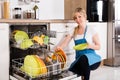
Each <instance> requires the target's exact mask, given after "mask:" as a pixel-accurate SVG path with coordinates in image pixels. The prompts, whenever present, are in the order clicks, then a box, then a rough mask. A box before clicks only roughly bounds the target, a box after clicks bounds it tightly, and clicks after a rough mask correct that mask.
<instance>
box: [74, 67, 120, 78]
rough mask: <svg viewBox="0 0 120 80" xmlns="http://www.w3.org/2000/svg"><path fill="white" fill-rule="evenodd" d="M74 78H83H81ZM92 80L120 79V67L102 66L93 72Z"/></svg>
mask: <svg viewBox="0 0 120 80" xmlns="http://www.w3.org/2000/svg"><path fill="white" fill-rule="evenodd" d="M72 80H81V78H80V77H79V78H75V79H72ZM90 80H120V67H109V66H101V67H99V68H98V69H97V70H95V71H92V72H91V75H90Z"/></svg>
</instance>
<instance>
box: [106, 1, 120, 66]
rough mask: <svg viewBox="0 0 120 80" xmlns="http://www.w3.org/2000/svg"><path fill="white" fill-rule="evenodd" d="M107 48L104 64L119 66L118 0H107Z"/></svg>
mask: <svg viewBox="0 0 120 80" xmlns="http://www.w3.org/2000/svg"><path fill="white" fill-rule="evenodd" d="M108 4H109V6H108V11H109V12H108V13H109V14H108V16H109V17H108V19H109V20H108V50H107V59H106V60H105V65H109V66H120V11H119V7H120V5H119V4H120V0H109V3H108Z"/></svg>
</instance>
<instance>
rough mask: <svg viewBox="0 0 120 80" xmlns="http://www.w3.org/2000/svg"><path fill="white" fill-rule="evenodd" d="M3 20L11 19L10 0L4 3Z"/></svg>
mask: <svg viewBox="0 0 120 80" xmlns="http://www.w3.org/2000/svg"><path fill="white" fill-rule="evenodd" d="M3 9H4V11H3V18H4V19H9V18H10V3H9V1H8V0H5V1H4V3H3Z"/></svg>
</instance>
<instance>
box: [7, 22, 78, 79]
mask: <svg viewBox="0 0 120 80" xmlns="http://www.w3.org/2000/svg"><path fill="white" fill-rule="evenodd" d="M49 28H50V26H49V24H48V23H40V24H14V25H13V24H12V25H10V70H9V74H10V79H11V80H14V79H16V80H72V79H73V78H76V77H77V76H76V75H75V74H74V73H72V72H70V71H68V68H69V66H70V62H69V60H67V56H66V60H65V58H63V56H60V55H59V54H56V55H54V53H55V52H54V51H51V50H50V45H54V44H53V43H51V42H49V39H50V38H51V37H55V33H56V32H55V31H50V30H49ZM20 31H21V32H24V33H26V34H27V38H26V34H24V33H18V32H20ZM15 34H17V35H15ZM23 35H24V37H23ZM18 36H20V37H18ZM21 36H22V37H21ZM35 36H37V38H36V37H35ZM45 36H46V37H47V38H46V40H45V39H43V38H42V37H44V38H45ZM34 37H35V38H34ZM38 37H39V38H42V39H43V41H41V40H38ZM28 38H29V40H27V39H28ZM21 39H22V40H23V41H20V40H21ZM36 39H37V40H36ZM25 40H27V41H25ZM44 40H45V41H44ZM30 41H31V42H32V43H31V42H30ZM23 42H24V43H23ZM41 42H42V43H41ZM22 43H23V44H22ZM33 55H34V57H33ZM58 55H59V56H58ZM27 56H29V58H26V57H27ZM30 56H32V57H30ZM36 56H37V57H39V60H41V62H42V63H40V62H38V59H37V58H36ZM36 59H37V60H36ZM41 64H42V65H41ZM43 64H44V66H43ZM26 66H29V67H26ZM31 66H32V67H31ZM36 66H37V67H36ZM38 66H39V67H38ZM45 70H46V71H45ZM38 71H39V72H38ZM33 73H36V75H33ZM38 73H39V74H38ZM13 78H14V79H13Z"/></svg>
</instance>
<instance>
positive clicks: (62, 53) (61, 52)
mask: <svg viewBox="0 0 120 80" xmlns="http://www.w3.org/2000/svg"><path fill="white" fill-rule="evenodd" d="M55 53H57V54H61V55H62V56H63V57H64V59H65V62H66V60H67V57H66V54H65V53H64V51H63V50H62V49H59V50H58V51H56V52H55Z"/></svg>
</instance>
